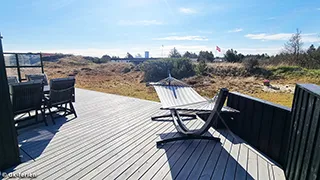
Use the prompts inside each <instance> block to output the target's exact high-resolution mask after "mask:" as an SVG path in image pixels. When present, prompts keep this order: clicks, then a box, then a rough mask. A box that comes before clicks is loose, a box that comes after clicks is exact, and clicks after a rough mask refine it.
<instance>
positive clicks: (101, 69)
mask: <svg viewBox="0 0 320 180" xmlns="http://www.w3.org/2000/svg"><path fill="white" fill-rule="evenodd" d="M210 66H212V65H210ZM213 66H215V67H217V66H219V67H220V66H221V67H223V68H224V69H228V67H229V68H235V69H236V68H241V66H242V65H241V64H232V63H216V64H214V65H213ZM125 68H127V69H130V72H127V73H125V71H124V69H125ZM136 69H137V68H136V67H135V66H134V65H132V64H127V63H107V64H102V65H99V64H94V63H87V61H86V62H85V61H82V60H81V59H72V60H68V59H61V60H60V61H58V62H55V63H52V62H47V63H45V71H46V73H47V75H48V77H49V78H58V77H66V76H68V75H75V76H76V79H77V85H76V86H77V87H79V88H85V89H91V90H96V91H101V92H106V93H113V94H119V95H124V96H131V97H137V98H141V99H147V100H154V101H159V99H158V97H157V95H156V93H155V91H154V90H153V88H152V87H146V84H145V83H144V82H142V80H143V72H141V71H138V70H136ZM309 80H310V79H303V77H301V78H299V79H278V80H274V81H272V83H273V84H283V85H284V84H286V85H287V84H288V85H290V86H294V84H295V83H296V82H304V83H306V82H310V81H309ZM184 81H185V82H187V83H188V84H191V85H192V86H193V87H194V88H195V90H196V91H197V92H199V93H200V94H201V95H202V96H207V97H213V96H214V95H215V94H216V93H217V92H218V90H219V89H220V88H222V87H225V88H228V89H229V90H230V91H237V92H240V93H244V94H248V95H251V96H254V97H258V98H261V99H264V100H267V101H271V102H274V103H277V104H281V105H284V106H288V107H291V103H292V99H293V94H292V93H274V92H264V91H262V87H263V85H262V84H263V83H262V81H263V78H259V77H235V76H213V77H202V76H201V77H198V76H194V77H191V78H187V79H184Z"/></svg>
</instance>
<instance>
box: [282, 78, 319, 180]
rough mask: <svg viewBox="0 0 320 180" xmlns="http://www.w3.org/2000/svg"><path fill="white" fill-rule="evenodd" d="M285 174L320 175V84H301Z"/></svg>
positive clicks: (297, 96)
mask: <svg viewBox="0 0 320 180" xmlns="http://www.w3.org/2000/svg"><path fill="white" fill-rule="evenodd" d="M288 128H290V130H291V131H290V140H289V142H288V143H289V146H288V147H289V148H288V153H287V156H286V157H287V163H286V166H285V174H286V177H287V178H288V179H320V86H316V85H314V84H298V85H297V86H296V90H295V96H294V102H293V107H292V116H291V125H290V127H288Z"/></svg>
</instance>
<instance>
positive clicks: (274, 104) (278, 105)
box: [230, 92, 291, 111]
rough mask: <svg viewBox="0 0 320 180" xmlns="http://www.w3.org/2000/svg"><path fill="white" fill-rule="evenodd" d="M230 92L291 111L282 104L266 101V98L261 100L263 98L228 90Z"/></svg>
mask: <svg viewBox="0 0 320 180" xmlns="http://www.w3.org/2000/svg"><path fill="white" fill-rule="evenodd" d="M230 93H231V94H235V95H238V96H241V97H244V98H248V99H251V100H254V101H258V102H261V103H263V104H267V105H270V106H275V107H278V108H280V109H283V110H286V111H291V108H289V107H286V106H282V105H280V104H276V103H272V102H270V101H266V100H263V99H259V98H255V97H252V96H249V95H246V94H242V93H239V92H230Z"/></svg>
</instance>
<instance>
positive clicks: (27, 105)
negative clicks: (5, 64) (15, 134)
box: [10, 81, 43, 114]
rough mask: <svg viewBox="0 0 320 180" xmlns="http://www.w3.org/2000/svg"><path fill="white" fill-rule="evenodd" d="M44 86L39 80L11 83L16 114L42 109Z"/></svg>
mask: <svg viewBox="0 0 320 180" xmlns="http://www.w3.org/2000/svg"><path fill="white" fill-rule="evenodd" d="M42 88H43V86H42V83H41V82H39V81H30V82H22V83H16V84H11V85H10V97H11V102H12V107H13V112H14V114H19V113H22V112H27V111H30V110H35V109H40V107H41V104H42V98H43V89H42Z"/></svg>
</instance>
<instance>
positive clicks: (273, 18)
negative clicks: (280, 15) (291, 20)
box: [267, 17, 276, 20]
mask: <svg viewBox="0 0 320 180" xmlns="http://www.w3.org/2000/svg"><path fill="white" fill-rule="evenodd" d="M275 19H276V17H269V18H267V20H275Z"/></svg>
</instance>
